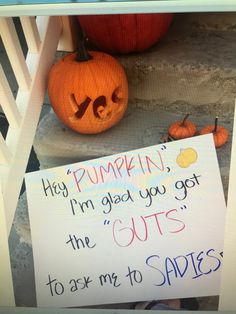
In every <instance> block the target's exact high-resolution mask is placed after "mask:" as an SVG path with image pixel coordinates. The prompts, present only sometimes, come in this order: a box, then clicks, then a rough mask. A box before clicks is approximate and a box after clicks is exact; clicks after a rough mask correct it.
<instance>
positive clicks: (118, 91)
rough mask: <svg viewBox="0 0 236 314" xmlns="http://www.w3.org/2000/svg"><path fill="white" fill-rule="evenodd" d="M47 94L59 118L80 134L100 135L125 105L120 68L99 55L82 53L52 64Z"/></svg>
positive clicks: (126, 96) (125, 85) (69, 55)
mask: <svg viewBox="0 0 236 314" xmlns="http://www.w3.org/2000/svg"><path fill="white" fill-rule="evenodd" d="M48 94H49V98H50V101H51V104H52V107H53V109H54V111H55V113H56V115H57V116H58V117H59V119H60V120H61V121H62V122H63V123H64V124H65V125H67V126H68V127H70V128H71V129H73V130H75V131H77V132H79V133H84V134H96V133H100V132H103V131H105V130H107V129H109V128H111V127H112V126H114V125H115V124H116V123H118V122H119V121H120V119H121V118H122V117H123V115H124V112H125V110H126V108H127V104H128V84H127V79H126V76H125V73H124V70H123V68H122V67H121V65H120V64H119V63H118V62H117V61H116V60H115V59H114V58H113V57H111V56H109V55H107V54H105V53H102V52H94V51H91V52H89V55H87V57H86V58H85V56H84V52H83V50H80V51H79V53H78V54H76V53H72V54H68V55H67V56H65V57H64V58H62V59H61V60H59V61H58V62H57V63H56V64H54V65H53V67H52V68H51V70H50V72H49V77H48Z"/></svg>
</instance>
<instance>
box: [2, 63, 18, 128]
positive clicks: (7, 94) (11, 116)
mask: <svg viewBox="0 0 236 314" xmlns="http://www.w3.org/2000/svg"><path fill="white" fill-rule="evenodd" d="M0 104H1V107H2V108H3V111H4V113H5V115H6V117H7V120H8V123H9V124H10V126H11V127H12V128H19V126H20V123H21V115H20V113H19V110H18V108H17V105H16V102H15V99H14V97H13V95H12V91H11V89H10V86H9V84H8V81H7V79H6V76H5V74H4V71H3V68H2V66H1V64H0Z"/></svg>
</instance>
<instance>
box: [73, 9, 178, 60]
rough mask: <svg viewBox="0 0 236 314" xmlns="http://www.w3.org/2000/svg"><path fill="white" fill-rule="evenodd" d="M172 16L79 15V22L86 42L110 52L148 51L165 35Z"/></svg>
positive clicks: (165, 14)
mask: <svg viewBox="0 0 236 314" xmlns="http://www.w3.org/2000/svg"><path fill="white" fill-rule="evenodd" d="M172 19H173V14H172V13H145V14H108V15H102V14H101V15H80V16H78V20H79V23H80V25H81V27H82V29H83V30H84V31H85V33H86V35H87V36H88V38H89V40H90V41H91V42H92V43H93V44H95V45H96V46H97V47H98V48H99V49H101V50H102V51H105V52H109V53H123V54H126V53H131V52H140V51H144V50H146V49H148V48H149V47H151V46H152V45H154V44H155V43H157V42H158V41H159V40H160V39H161V38H162V37H163V36H164V35H165V34H166V32H167V30H168V29H169V26H170V24H171V22H172Z"/></svg>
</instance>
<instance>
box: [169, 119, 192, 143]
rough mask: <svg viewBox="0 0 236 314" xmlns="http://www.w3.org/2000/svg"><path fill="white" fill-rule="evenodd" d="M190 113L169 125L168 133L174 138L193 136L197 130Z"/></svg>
mask: <svg viewBox="0 0 236 314" xmlns="http://www.w3.org/2000/svg"><path fill="white" fill-rule="evenodd" d="M188 117H189V113H188V114H186V115H185V117H184V119H183V120H181V121H176V122H174V123H172V124H171V125H170V126H169V129H168V135H169V136H170V137H171V138H173V139H174V140H179V139H184V138H188V137H192V136H194V135H195V134H196V132H197V127H196V125H195V124H194V123H193V122H192V121H190V120H188Z"/></svg>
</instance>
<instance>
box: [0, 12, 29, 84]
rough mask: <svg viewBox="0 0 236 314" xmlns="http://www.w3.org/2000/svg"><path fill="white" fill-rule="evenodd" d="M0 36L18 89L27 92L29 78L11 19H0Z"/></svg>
mask: <svg viewBox="0 0 236 314" xmlns="http://www.w3.org/2000/svg"><path fill="white" fill-rule="evenodd" d="M0 35H1V37H2V41H3V44H4V46H5V49H6V52H7V54H8V58H9V60H10V63H11V66H12V68H13V71H14V73H15V76H16V80H17V82H18V85H19V88H20V89H22V90H29V89H30V85H31V77H30V73H29V70H28V67H27V65H26V62H25V58H24V54H23V51H22V49H21V45H20V42H19V39H18V36H17V33H16V29H15V26H14V23H13V20H12V18H9V17H6V18H0Z"/></svg>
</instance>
